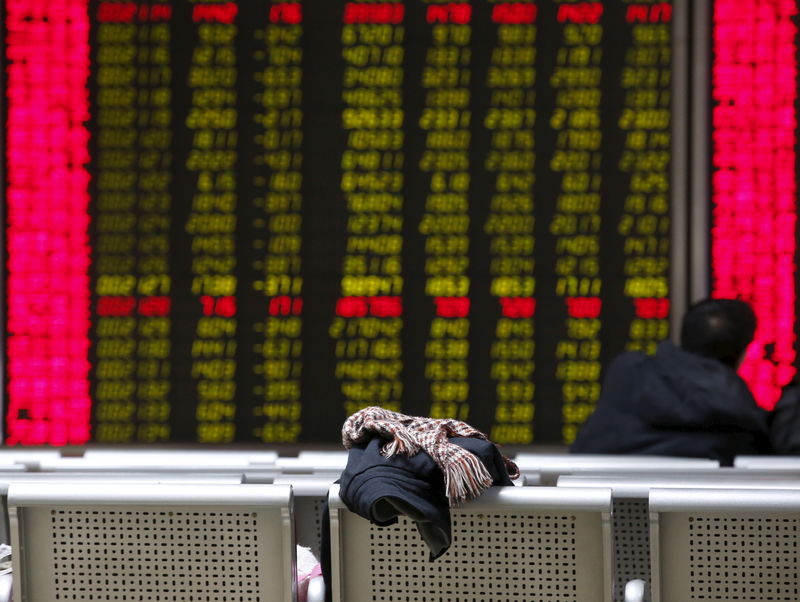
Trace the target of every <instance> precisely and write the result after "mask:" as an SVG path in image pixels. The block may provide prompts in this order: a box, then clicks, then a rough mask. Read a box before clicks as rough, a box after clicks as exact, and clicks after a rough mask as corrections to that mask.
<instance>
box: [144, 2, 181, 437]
mask: <svg viewBox="0 0 800 602" xmlns="http://www.w3.org/2000/svg"><path fill="white" fill-rule="evenodd" d="M139 14H140V15H141V16H142V17H145V16H146V19H143V22H142V23H141V24H140V25H139V30H138V46H139V53H138V54H139V60H138V63H139V64H138V76H137V78H138V85H139V91H138V111H137V122H138V124H137V125H138V127H137V133H138V153H137V154H138V169H139V185H138V192H139V194H138V199H137V200H138V207H137V212H138V215H139V219H138V222H137V237H138V248H137V251H138V252H137V263H138V265H137V273H138V290H137V296H138V300H137V305H138V307H137V313H138V319H137V322H138V325H137V333H136V334H137V337H138V339H139V340H138V343H137V348H136V359H137V368H136V379H137V391H136V398H137V402H138V407H137V411H136V418H137V422H138V426H137V431H136V439H137V441H141V442H145V443H154V442H159V441H168V440H169V438H170V433H171V427H170V425H169V418H170V415H171V410H172V407H171V401H170V390H171V384H170V380H169V377H170V373H171V363H170V359H169V354H170V348H171V336H170V335H171V333H172V318H171V316H170V312H171V305H172V303H171V297H170V293H171V292H172V280H171V276H170V251H171V244H170V227H171V223H172V219H171V210H172V198H171V193H170V189H171V184H172V172H171V168H172V153H171V144H172V131H171V126H172V110H171V108H170V104H171V100H172V90H171V84H172V69H171V67H170V63H171V57H170V48H169V44H170V38H171V33H170V26H169V21H170V20H171V15H172V7H171V6H170V5H167V4H152V5H149V6H148V5H144V6H143V7H142V8H141V9H140V11H139Z"/></svg>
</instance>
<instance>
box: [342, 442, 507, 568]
mask: <svg viewBox="0 0 800 602" xmlns="http://www.w3.org/2000/svg"><path fill="white" fill-rule="evenodd" d="M450 442H451V443H455V444H456V445H460V446H461V447H463V448H465V449H467V450H468V451H470V452H472V453H473V454H475V455H476V456H477V457H478V459H479V460H480V461H481V462H482V463H483V465H484V466H485V467H486V469H487V470H488V471H489V474H490V475H491V477H492V480H493V484H494V485H513V483H512V482H511V479H509V477H508V471H507V470H506V466H505V464H504V462H503V458H502V456H501V455H500V452H499V451H498V449H497V447H495V445H494V444H493V443H491V442H490V441H485V440H483V439H477V438H474V437H454V438H452V439H450ZM385 443H386V441H385V440H383V439H380V438H378V437H374V438H372V439H371V440H370V441H369V443H367V444H365V445H357V446H354V447H353V448H351V449H350V453H349V454H348V458H347V467H346V468H345V470H344V472H343V473H342V478H341V481H340V482H341V485H340V488H339V497H340V498H341V499H342V501H343V502H344V503H345V505H347V507H348V508H349V509H350V510H351V511H353V512H355V513H356V514H358V515H360V516H363V517H364V518H366V519H368V520H369V521H370V522H372V523H374V524H376V525H380V526H386V525H392V524H394V523H396V522H397V517H398V516H400V515H404V516H408V517H409V518H410V519H412V520H413V521H414V522H415V523H416V525H417V529H418V530H419V532H420V535H421V536H422V539H423V540H424V541H425V543H426V544H427V545H428V547H429V548H430V551H431V560H433V559H435V558H438V557H439V556H441V555H442V554H444V553H445V552H446V551H447V549H448V548H449V546H450V541H451V538H450V508H449V505H448V501H447V497H446V495H445V487H444V476H443V475H442V471H441V470H440V469H439V467H438V466H437V465H436V463H435V462H434V461H433V459H432V458H431V457H430V456H429V455H428V454H427V453H425V452H424V451H421V452H419V453H418V454H416V455H414V456H410V457H409V456H404V455H400V454H397V455H394V456H392V457H391V458H386V457H384V456H382V455H381V453H380V450H381V447H382V446H383V445H384V444H385Z"/></svg>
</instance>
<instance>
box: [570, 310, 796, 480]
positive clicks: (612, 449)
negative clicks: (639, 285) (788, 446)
mask: <svg viewBox="0 0 800 602" xmlns="http://www.w3.org/2000/svg"><path fill="white" fill-rule="evenodd" d="M755 330H756V317H755V314H754V312H753V310H752V308H751V307H750V305H748V304H747V303H745V302H744V301H740V300H735V299H705V300H703V301H700V302H698V303H695V304H694V305H692V306H691V307H690V308H689V311H688V312H687V313H686V315H685V316H684V318H683V321H682V324H681V332H680V346H676V345H674V344H673V343H671V342H669V341H664V342H662V343H660V344H659V346H658V348H657V350H656V353H655V355H653V356H648V355H645V354H643V353H638V352H628V353H623V354H622V355H620V356H618V357H617V358H615V359H614V360H613V361H612V362H611V364H610V365H609V367H608V370H607V373H606V375H605V380H604V383H603V388H602V390H601V393H600V399H599V400H598V403H597V407H596V409H595V411H594V413H593V414H592V415H591V416H589V418H588V419H587V421H586V423H585V424H584V425H583V428H582V429H581V430H580V432H579V433H578V436H577V438H576V439H575V442H574V443H573V445H572V446H571V448H570V451H571V452H572V453H594V454H653V455H668V456H688V457H697V458H711V459H716V460H719V462H720V464H722V465H724V466H730V465H732V463H733V459H734V457H735V456H737V455H754V454H765V453H775V451H776V450H775V447H774V445H773V438H774V434H773V433H772V429H773V420H772V418H773V416H771V414H770V413H769V412H767V411H766V410H764V409H762V408H760V407H758V405H757V404H756V401H755V399H754V398H753V395H752V394H751V392H750V390H749V389H748V387H747V384H746V383H745V382H744V381H743V380H742V379H741V378H740V377H739V375H738V374H737V373H736V370H737V368H738V366H739V364H740V363H741V361H742V359H743V358H744V353H745V350H746V349H747V346H748V345H749V344H750V342H751V341H752V340H753V336H754V334H755ZM779 405H780V404H779ZM786 409H788V406H787V407H786ZM784 423H785V421H783V422H782V423H781V424H784ZM785 430H786V429H784V432H785Z"/></svg>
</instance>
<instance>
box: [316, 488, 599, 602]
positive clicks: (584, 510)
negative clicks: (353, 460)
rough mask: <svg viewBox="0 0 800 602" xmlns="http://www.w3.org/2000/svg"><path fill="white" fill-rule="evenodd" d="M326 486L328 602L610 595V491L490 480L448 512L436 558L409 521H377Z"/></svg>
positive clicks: (585, 600) (512, 601) (476, 601)
mask: <svg viewBox="0 0 800 602" xmlns="http://www.w3.org/2000/svg"><path fill="white" fill-rule="evenodd" d="M338 492H339V486H338V485H334V486H333V487H331V493H330V496H329V503H330V516H331V573H332V574H331V584H330V587H331V591H332V596H333V601H334V602H366V601H370V602H372V601H381V602H391V601H400V600H402V601H409V600H420V601H423V600H424V601H425V602H454V601H456V600H457V601H458V602H485V601H487V600H491V601H492V602H518V601H520V600H537V601H545V600H547V601H549V600H552V601H557V602H600V601H603V602H610V600H611V588H612V583H611V540H610V524H609V521H610V511H611V491H610V490H608V489H599V488H598V489H593V490H592V489H567V488H551V487H493V488H491V489H490V490H489V491H487V492H485V493H484V494H483V495H482V496H481V497H480V498H478V499H477V500H474V501H472V502H469V503H466V504H464V505H463V506H461V507H459V508H455V509H452V510H451V521H452V535H453V541H452V546H451V547H450V549H449V550H448V551H447V553H445V554H444V555H443V556H441V557H440V558H438V559H437V560H435V561H430V560H429V551H428V548H427V547H426V545H425V544H424V543H423V541H422V539H421V537H420V535H419V533H418V532H417V529H416V527H415V525H414V523H413V522H412V521H411V520H408V519H406V518H405V517H401V518H400V520H399V521H398V523H397V524H395V525H392V526H388V527H377V526H374V525H372V524H370V522H369V521H367V520H366V519H364V518H361V517H360V516H358V515H356V514H353V513H351V512H350V511H348V510H347V508H346V507H345V506H344V504H343V503H342V501H341V500H340V499H339V495H338Z"/></svg>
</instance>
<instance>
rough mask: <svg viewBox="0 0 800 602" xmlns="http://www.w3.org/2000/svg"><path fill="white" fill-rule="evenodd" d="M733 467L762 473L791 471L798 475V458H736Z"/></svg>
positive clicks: (799, 469)
mask: <svg viewBox="0 0 800 602" xmlns="http://www.w3.org/2000/svg"><path fill="white" fill-rule="evenodd" d="M733 465H734V466H735V467H736V468H742V469H747V470H759V471H764V472H769V471H774V470H776V471H787V470H793V471H795V472H797V473H800V456H767V455H764V456H736V457H735V458H734V459H733Z"/></svg>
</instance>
